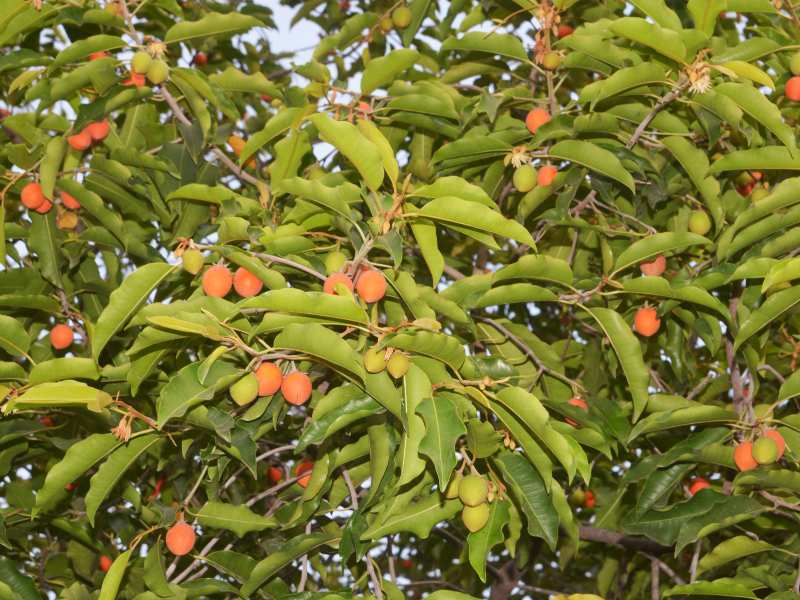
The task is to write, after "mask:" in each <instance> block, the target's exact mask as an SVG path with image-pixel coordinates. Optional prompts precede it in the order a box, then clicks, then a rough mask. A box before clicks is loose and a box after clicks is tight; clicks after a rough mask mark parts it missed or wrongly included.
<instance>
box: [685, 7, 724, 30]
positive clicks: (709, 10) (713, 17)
mask: <svg viewBox="0 0 800 600" xmlns="http://www.w3.org/2000/svg"><path fill="white" fill-rule="evenodd" d="M686 7H687V8H688V9H689V14H691V15H692V19H693V20H694V26H695V28H696V29H699V30H700V31H702V32H703V33H704V34H705V35H706V37H711V36H712V35H713V34H714V27H715V26H716V24H717V16H718V15H719V13H721V12H723V11H725V10H727V7H728V2H727V0H689V3H688V4H687V6H686Z"/></svg>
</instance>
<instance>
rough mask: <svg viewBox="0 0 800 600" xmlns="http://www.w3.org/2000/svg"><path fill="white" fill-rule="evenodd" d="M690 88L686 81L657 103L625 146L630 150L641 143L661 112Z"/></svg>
mask: <svg viewBox="0 0 800 600" xmlns="http://www.w3.org/2000/svg"><path fill="white" fill-rule="evenodd" d="M687 87H689V81H688V80H686V81H684V82H682V83H679V84H678V85H677V86H676V87H675V88H673V90H672V91H671V92H668V93H667V94H665V95H664V96H662V97H661V99H660V100H659V101H658V102H656V105H655V106H654V107H653V108H652V110H651V111H650V112H649V113H648V114H647V116H645V118H644V119H642V122H641V123H639V126H638V127H637V128H636V131H634V132H633V135H632V136H631V139H629V140H628V143H627V144H625V147H626V148H627V149H628V150H630V149H631V148H633V147H634V146H635V145H636V142H638V141H639V138H640V137H641V136H642V134H643V133H644V131H645V129H647V126H648V125H650V122H651V121H652V120H653V119H655V118H656V115H657V114H658V113H659V112H661V111H662V110H663V109H664V107H666V106H667V105H668V104H670V103H671V102H673V101H675V100H677V99H678V98H679V97H680V95H681V94H683V92H684V90H686V88H687Z"/></svg>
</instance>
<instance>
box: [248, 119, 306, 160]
mask: <svg viewBox="0 0 800 600" xmlns="http://www.w3.org/2000/svg"><path fill="white" fill-rule="evenodd" d="M302 117H303V109H301V108H286V109H284V110H282V111H280V112H279V113H278V114H276V115H275V116H274V117H272V118H271V119H269V121H267V123H266V124H265V125H264V128H263V129H262V130H261V131H258V132H256V133H254V134H253V135H251V136H250V137H249V138H248V139H247V143H246V144H245V145H244V148H243V149H242V153H241V155H239V164H240V165H243V164H244V163H245V162H247V160H248V159H249V158H250V157H251V156H253V154H255V153H256V152H258V151H259V150H260V149H261V148H263V147H264V146H266V145H267V144H269V143H270V142H271V141H272V140H274V139H275V138H276V137H278V136H279V135H281V134H282V133H285V132H286V131H288V130H289V128H291V127H297V126H298V125H299V124H300V121H301V120H302Z"/></svg>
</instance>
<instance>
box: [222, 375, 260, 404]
mask: <svg viewBox="0 0 800 600" xmlns="http://www.w3.org/2000/svg"><path fill="white" fill-rule="evenodd" d="M228 391H229V392H230V394H231V398H233V401H234V402H236V404H238V405H239V406H244V405H245V404H250V403H251V402H252V401H253V400H255V399H256V397H257V396H258V379H256V376H255V375H253V373H248V374H247V375H245V376H244V377H242V378H241V379H240V380H239V381H237V382H236V383H234V384H233V385H232V386H231V387H230V389H229V390H228Z"/></svg>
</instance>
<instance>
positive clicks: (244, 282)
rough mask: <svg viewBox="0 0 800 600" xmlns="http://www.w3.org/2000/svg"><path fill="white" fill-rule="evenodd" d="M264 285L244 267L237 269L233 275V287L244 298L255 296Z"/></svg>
mask: <svg viewBox="0 0 800 600" xmlns="http://www.w3.org/2000/svg"><path fill="white" fill-rule="evenodd" d="M263 287H264V283H263V282H262V281H261V280H260V279H259V278H258V277H256V276H255V275H253V274H252V273H251V272H250V271H248V270H247V269H245V268H244V267H239V268H238V269H236V273H235V274H234V275H233V289H235V290H236V293H237V294H239V295H240V296H241V297H242V298H250V297H251V296H255V295H256V294H258V293H259V292H260V291H261V288H263Z"/></svg>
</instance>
